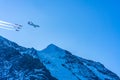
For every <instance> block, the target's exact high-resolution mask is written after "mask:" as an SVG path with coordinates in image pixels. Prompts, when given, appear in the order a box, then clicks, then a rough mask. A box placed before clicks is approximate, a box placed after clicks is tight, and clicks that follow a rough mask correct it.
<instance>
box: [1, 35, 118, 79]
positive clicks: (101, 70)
mask: <svg viewBox="0 0 120 80" xmlns="http://www.w3.org/2000/svg"><path fill="white" fill-rule="evenodd" d="M0 80H120V78H119V77H118V76H117V75H116V74H114V73H113V72H111V71H110V70H108V69H106V68H105V67H104V66H103V65H102V64H101V63H99V62H95V61H91V60H86V59H83V58H80V57H77V56H75V55H72V54H71V53H70V52H69V51H67V50H63V49H61V48H59V47H57V46H56V45H54V44H50V45H49V46H48V47H47V48H45V49H44V50H42V51H37V50H35V49H34V48H25V47H21V46H19V45H17V44H16V43H14V42H11V41H9V40H7V39H5V38H3V37H2V36H0Z"/></svg>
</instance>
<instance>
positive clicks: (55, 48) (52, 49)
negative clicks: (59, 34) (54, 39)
mask: <svg viewBox="0 0 120 80" xmlns="http://www.w3.org/2000/svg"><path fill="white" fill-rule="evenodd" d="M61 50H62V49H61V48H60V47H58V46H56V45H55V44H49V45H48V46H47V47H46V48H45V49H44V51H48V52H55V51H61Z"/></svg>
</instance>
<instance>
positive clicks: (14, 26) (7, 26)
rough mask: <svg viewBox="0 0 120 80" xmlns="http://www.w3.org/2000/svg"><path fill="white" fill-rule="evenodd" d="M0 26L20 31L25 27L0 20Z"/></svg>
mask: <svg viewBox="0 0 120 80" xmlns="http://www.w3.org/2000/svg"><path fill="white" fill-rule="evenodd" d="M0 26H1V28H3V29H7V30H15V31H19V30H20V29H21V28H22V27H23V26H22V25H19V24H14V23H9V22H5V21H1V20H0Z"/></svg>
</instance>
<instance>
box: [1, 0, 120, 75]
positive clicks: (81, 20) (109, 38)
mask: <svg viewBox="0 0 120 80" xmlns="http://www.w3.org/2000/svg"><path fill="white" fill-rule="evenodd" d="M119 3H120V1H119V0H11V1H10V0H0V10H1V11H0V20H3V21H8V22H12V23H18V24H22V25H23V28H22V29H21V31H20V32H15V31H8V30H3V29H0V35H1V36H3V37H5V38H8V39H9V40H11V41H14V42H16V43H18V44H19V45H22V46H25V47H34V48H36V49H38V50H41V49H44V48H45V47H46V46H47V45H49V44H51V43H53V44H56V45H57V46H59V47H61V48H64V49H67V50H69V51H70V52H72V53H73V54H75V55H78V56H80V57H83V58H87V59H91V60H94V61H99V62H101V63H102V64H104V65H105V66H106V67H107V68H108V69H110V70H112V71H113V72H115V73H117V74H118V75H119V76H120V72H119V68H120V62H119V58H120V20H119V19H120V15H119V14H120V5H119ZM29 20H31V21H33V22H34V23H36V24H39V25H40V26H41V27H40V28H36V29H35V28H32V27H31V26H29V25H27V21H29Z"/></svg>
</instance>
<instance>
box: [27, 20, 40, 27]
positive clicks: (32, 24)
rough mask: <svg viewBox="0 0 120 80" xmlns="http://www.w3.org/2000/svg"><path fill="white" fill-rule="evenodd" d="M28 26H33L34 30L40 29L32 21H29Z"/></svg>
mask: <svg viewBox="0 0 120 80" xmlns="http://www.w3.org/2000/svg"><path fill="white" fill-rule="evenodd" d="M28 24H29V25H31V26H33V27H34V28H37V27H40V26H39V25H36V24H34V23H33V22H32V21H28Z"/></svg>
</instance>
